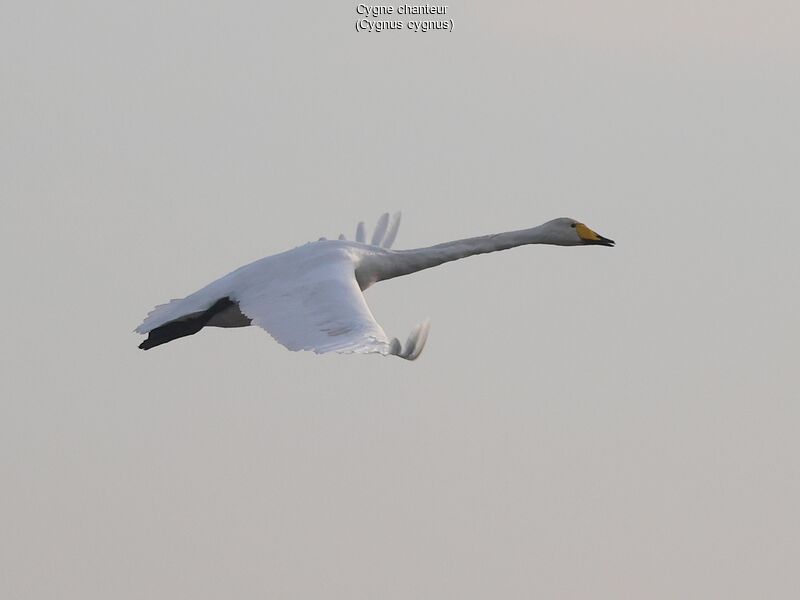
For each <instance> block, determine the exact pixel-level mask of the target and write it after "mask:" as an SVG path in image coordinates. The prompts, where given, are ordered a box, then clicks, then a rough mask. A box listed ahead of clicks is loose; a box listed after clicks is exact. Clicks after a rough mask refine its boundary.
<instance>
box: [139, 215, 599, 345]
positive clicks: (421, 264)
mask: <svg viewBox="0 0 800 600" xmlns="http://www.w3.org/2000/svg"><path fill="white" fill-rule="evenodd" d="M399 225H400V213H396V214H395V215H393V216H392V218H391V219H390V218H389V215H388V213H387V214H384V215H382V216H381V217H380V219H378V223H377V225H376V227H375V231H374V233H373V235H372V239H371V241H370V242H369V243H367V242H366V241H365V235H364V223H363V222H362V223H359V224H358V227H357V228H356V236H355V237H356V239H355V241H354V242H352V241H348V240H346V239H345V237H344V236H343V235H340V236H339V239H338V240H326V239H324V238H321V239H320V240H318V241H316V242H310V243H308V244H305V245H304V246H299V247H297V248H295V249H293V250H289V251H287V252H283V253H281V254H276V255H274V256H268V257H266V258H262V259H261V260H257V261H255V262H253V263H250V264H248V265H245V266H243V267H240V268H238V269H236V270H235V271H233V272H232V273H228V274H227V275H225V276H224V277H221V278H220V279H217V280H216V281H213V282H211V283H209V284H208V285H207V286H205V287H204V288H202V289H200V290H198V291H196V292H195V293H193V294H190V295H188V296H186V297H185V298H182V299H179V300H172V301H171V302H169V303H167V304H162V305H160V306H157V307H156V308H155V309H153V310H152V311H151V312H150V314H149V315H147V318H146V319H145V320H144V322H143V323H142V324H141V325H139V327H137V328H136V331H137V332H138V333H142V334H144V333H147V334H149V335H148V337H147V339H146V340H145V341H144V342H142V343H141V345H140V346H139V348H141V349H143V350H149V349H150V348H153V347H155V346H159V345H161V344H165V343H167V342H170V341H172V340H174V339H177V338H181V337H184V336H187V335H192V334H194V333H197V332H198V331H200V330H201V329H202V328H203V327H207V326H208V327H246V326H247V325H251V324H255V325H258V326H259V327H262V328H263V329H265V330H266V331H267V332H268V333H269V334H270V335H271V336H272V337H274V338H275V339H276V340H277V341H278V342H280V343H281V344H283V345H284V346H286V347H287V348H288V349H289V350H313V351H314V352H318V353H323V352H345V353H352V352H357V353H368V352H377V353H379V354H383V355H384V356H386V355H393V356H399V357H401V358H405V359H407V360H414V359H416V358H417V357H418V356H419V354H420V352H422V348H423V347H424V346H425V341H426V339H427V337H428V329H429V327H430V325H429V323H428V322H427V321H426V322H424V323H421V324H420V325H418V326H417V327H416V328H414V330H413V331H412V332H411V335H410V336H409V338H408V341H407V342H406V344H405V345H401V344H400V342H399V341H398V339H397V338H390V337H388V336H387V335H386V333H384V331H383V329H382V328H381V326H380V325H378V323H377V322H376V321H375V318H374V317H373V316H372V313H371V312H370V310H369V307H368V306H367V303H366V301H365V299H364V295H363V294H362V293H361V292H362V291H363V290H366V289H367V288H368V287H370V286H371V285H372V284H373V283H376V282H378V281H383V280H384V279H391V278H393V277H400V276H401V275H408V274H410V273H416V272H417V271H421V270H423V269H429V268H431V267H435V266H437V265H440V264H442V263H446V262H449V261H452V260H458V259H460V258H464V257H467V256H473V255H475V254H485V253H487V252H495V251H497V250H507V249H509V248H514V247H516V246H523V245H525V244H553V245H556V246H589V245H596V246H613V245H614V242H613V241H612V240H609V239H607V238H604V237H603V236H601V235H598V234H596V233H595V232H594V231H592V230H591V229H589V228H588V227H587V226H586V225H584V224H583V223H579V222H578V221H575V220H574V219H569V218H560V219H553V220H552V221H548V222H547V223H544V224H543V225H539V226H538V227H533V228H531V229H522V230H520V231H509V232H506V233H497V234H494V235H485V236H482V237H474V238H468V239H463V240H456V241H454V242H445V243H444V244H437V245H436V246H431V247H429V248H418V249H416V250H391V249H390V248H391V246H392V243H393V242H394V239H395V236H396V235H397V229H398V227H399Z"/></svg>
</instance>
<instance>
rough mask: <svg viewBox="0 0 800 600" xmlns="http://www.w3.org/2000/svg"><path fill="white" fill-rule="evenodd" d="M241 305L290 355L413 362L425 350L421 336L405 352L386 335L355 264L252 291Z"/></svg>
mask: <svg viewBox="0 0 800 600" xmlns="http://www.w3.org/2000/svg"><path fill="white" fill-rule="evenodd" d="M237 301H238V302H239V310H241V311H242V312H243V313H244V314H245V315H247V316H248V317H249V318H250V319H252V322H253V324H254V325H258V326H259V327H262V328H263V329H265V330H266V331H267V332H268V333H269V334H270V335H271V336H272V337H274V338H275V339H276V340H277V341H278V342H280V343H281V344H283V345H284V346H286V347H287V348H289V350H313V351H314V352H317V353H320V354H321V353H324V352H358V353H367V352H377V353H379V354H383V355H388V354H396V355H398V356H401V357H403V358H407V359H409V360H413V359H415V358H416V357H417V356H419V352H421V350H422V345H424V335H420V333H419V332H417V335H416V337H415V342H414V343H413V344H410V345H407V348H406V349H405V350H404V349H402V348H401V345H400V342H398V341H397V339H395V338H389V337H388V336H387V335H386V333H385V332H384V331H383V329H382V328H381V326H380V325H378V323H377V322H376V321H375V318H374V317H373V316H372V313H371V312H370V310H369V307H368V306H367V302H366V300H365V299H364V295H363V294H362V293H361V289H360V288H359V286H358V283H357V281H356V278H355V274H354V272H353V265H352V263H351V262H350V261H340V262H335V263H333V264H331V263H328V264H325V265H321V266H319V267H317V268H314V269H312V270H310V271H308V272H305V273H302V274H299V273H295V274H294V276H292V277H286V278H281V279H280V280H275V279H273V280H272V281H270V282H269V284H268V285H267V284H262V285H254V286H248V287H247V288H245V289H244V290H242V291H241V292H240V293H239V294H237ZM423 329H424V328H423ZM424 333H425V334H426V333H427V332H424ZM418 340H422V343H421V344H419V343H418Z"/></svg>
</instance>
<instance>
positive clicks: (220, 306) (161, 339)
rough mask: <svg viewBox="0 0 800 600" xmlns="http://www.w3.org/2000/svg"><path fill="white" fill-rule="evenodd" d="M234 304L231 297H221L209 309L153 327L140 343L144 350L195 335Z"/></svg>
mask: <svg viewBox="0 0 800 600" xmlns="http://www.w3.org/2000/svg"><path fill="white" fill-rule="evenodd" d="M233 304H234V302H233V300H231V299H230V298H220V299H219V300H217V301H216V302H215V303H214V304H213V305H212V306H211V308H209V309H208V310H206V311H204V312H201V313H195V314H191V315H187V316H185V317H182V318H179V319H176V320H174V321H170V322H169V323H165V324H164V325H161V326H160V327H156V328H155V329H152V330H151V331H150V332H149V333H148V336H147V339H146V340H145V341H143V342H142V343H141V344H139V348H141V349H142V350H150V348H155V347H156V346H160V345H161V344H166V343H167V342H171V341H172V340H177V339H178V338H182V337H186V336H187V335H194V334H195V333H197V332H198V331H200V330H201V329H202V328H203V327H205V326H206V325H208V322H209V321H210V320H211V319H212V317H213V316H214V315H216V314H217V313H220V312H222V311H223V310H225V309H226V308H228V307H230V306H232V305H233Z"/></svg>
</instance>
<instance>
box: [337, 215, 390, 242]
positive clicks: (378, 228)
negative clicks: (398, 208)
mask: <svg viewBox="0 0 800 600" xmlns="http://www.w3.org/2000/svg"><path fill="white" fill-rule="evenodd" d="M401 216H402V215H401V213H399V212H396V213H394V214H393V215H392V216H391V217H390V216H389V213H383V214H382V215H381V216H380V217H379V218H378V222H377V223H376V224H375V231H374V232H373V234H372V240H371V241H370V245H372V246H378V247H380V248H391V247H392V244H394V240H395V238H396V237H397V230H398V229H399V228H400V218H401ZM339 239H340V240H344V239H347V238H345V236H344V234H343V233H342V234H339ZM355 240H356V241H357V242H359V243H361V244H366V243H367V235H366V230H365V228H364V221H359V223H358V225H357V226H356V237H355Z"/></svg>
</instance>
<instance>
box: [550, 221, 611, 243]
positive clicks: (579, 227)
mask: <svg viewBox="0 0 800 600" xmlns="http://www.w3.org/2000/svg"><path fill="white" fill-rule="evenodd" d="M542 229H543V230H544V232H543V233H544V234H545V236H546V237H547V240H548V242H547V243H549V244H555V245H557V246H613V245H614V240H610V239H608V238H605V237H603V236H602V235H600V234H598V233H595V232H594V231H592V230H591V229H589V228H588V227H587V226H586V225H584V224H583V223H581V222H580V221H576V220H575V219H570V218H569V217H561V218H560V219H553V220H552V221H548V222H547V223H545V224H544V225H542Z"/></svg>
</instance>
